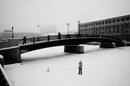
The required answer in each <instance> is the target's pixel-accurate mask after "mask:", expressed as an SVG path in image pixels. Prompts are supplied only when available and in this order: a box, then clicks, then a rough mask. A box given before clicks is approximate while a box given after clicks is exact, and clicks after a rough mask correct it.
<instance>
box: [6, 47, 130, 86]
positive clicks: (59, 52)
mask: <svg viewBox="0 0 130 86" xmlns="http://www.w3.org/2000/svg"><path fill="white" fill-rule="evenodd" d="M129 51H130V47H120V48H114V49H101V48H99V46H93V45H86V46H85V53H84V54H70V53H69V54H68V53H64V47H63V46H60V47H51V48H46V49H41V50H36V51H32V52H28V53H25V54H22V60H23V63H22V65H21V64H12V65H6V66H5V70H6V72H7V74H8V76H9V77H10V79H11V80H12V82H13V83H14V84H15V86H130V67H129V66H130V52H129ZM79 60H82V61H83V75H78V62H79ZM48 68H49V72H47V69H48Z"/></svg>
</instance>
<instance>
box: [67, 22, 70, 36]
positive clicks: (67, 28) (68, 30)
mask: <svg viewBox="0 0 130 86" xmlns="http://www.w3.org/2000/svg"><path fill="white" fill-rule="evenodd" d="M66 25H67V29H68V34H69V26H70V24H69V23H67V24H66Z"/></svg>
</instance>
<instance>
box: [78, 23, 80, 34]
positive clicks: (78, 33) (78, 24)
mask: <svg viewBox="0 0 130 86" xmlns="http://www.w3.org/2000/svg"><path fill="white" fill-rule="evenodd" d="M78 35H80V21H78Z"/></svg>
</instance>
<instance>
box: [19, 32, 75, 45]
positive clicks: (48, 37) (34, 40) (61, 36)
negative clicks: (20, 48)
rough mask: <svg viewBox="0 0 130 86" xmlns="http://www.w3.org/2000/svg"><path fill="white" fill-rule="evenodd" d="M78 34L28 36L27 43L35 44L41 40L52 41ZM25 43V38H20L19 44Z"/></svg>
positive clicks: (73, 36)
mask: <svg viewBox="0 0 130 86" xmlns="http://www.w3.org/2000/svg"><path fill="white" fill-rule="evenodd" d="M76 37H77V35H76V34H69V35H60V37H59V36H58V35H48V36H42V37H33V38H26V43H25V44H33V43H36V42H41V41H51V40H58V39H59V38H60V39H68V38H76ZM22 44H23V39H19V45H22Z"/></svg>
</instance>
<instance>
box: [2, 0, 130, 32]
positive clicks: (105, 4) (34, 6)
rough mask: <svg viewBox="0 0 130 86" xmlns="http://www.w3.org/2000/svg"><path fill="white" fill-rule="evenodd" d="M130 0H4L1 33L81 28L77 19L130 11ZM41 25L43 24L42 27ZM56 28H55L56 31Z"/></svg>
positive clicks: (83, 20)
mask: <svg viewBox="0 0 130 86" xmlns="http://www.w3.org/2000/svg"><path fill="white" fill-rule="evenodd" d="M129 9H130V0H0V32H3V31H4V29H11V27H12V26H13V27H14V32H35V33H40V31H44V30H45V31H47V29H46V28H44V26H48V27H49V26H56V27H57V28H56V29H57V31H62V32H67V26H66V24H67V23H70V31H71V30H77V22H78V21H81V22H89V21H93V20H101V19H106V18H111V17H115V16H121V15H127V14H130V10H129ZM38 25H39V27H38ZM52 31H53V30H52Z"/></svg>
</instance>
